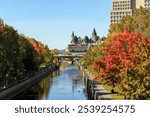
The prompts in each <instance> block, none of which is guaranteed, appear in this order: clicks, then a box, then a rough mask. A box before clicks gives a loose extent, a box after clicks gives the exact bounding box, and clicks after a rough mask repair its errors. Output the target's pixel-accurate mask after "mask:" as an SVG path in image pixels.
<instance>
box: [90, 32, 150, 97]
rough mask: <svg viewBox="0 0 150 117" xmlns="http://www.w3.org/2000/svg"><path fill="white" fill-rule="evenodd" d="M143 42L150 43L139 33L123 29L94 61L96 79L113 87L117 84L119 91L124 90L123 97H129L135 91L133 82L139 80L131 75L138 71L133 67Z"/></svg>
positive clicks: (137, 59) (139, 55)
mask: <svg viewBox="0 0 150 117" xmlns="http://www.w3.org/2000/svg"><path fill="white" fill-rule="evenodd" d="M146 43H147V45H146ZM143 44H144V45H145V46H146V47H147V46H148V45H149V44H150V43H149V41H148V39H143V38H142V36H141V34H140V33H137V34H135V33H132V32H129V31H128V29H125V30H124V33H122V34H119V35H117V36H116V37H115V38H114V39H113V40H112V43H111V44H108V45H106V47H105V48H104V51H105V53H106V54H105V56H103V57H102V58H101V59H100V60H96V61H94V63H93V66H94V69H95V70H96V71H97V72H98V74H97V77H96V79H100V80H101V81H102V82H103V83H104V84H107V85H111V86H112V87H113V88H114V87H115V86H116V85H117V86H119V87H120V88H122V89H121V91H122V92H124V96H125V98H126V95H129V96H128V97H129V98H130V97H131V95H132V93H133V92H135V89H134V88H133V87H135V86H133V84H134V82H135V81H139V78H138V76H137V75H136V77H137V79H135V77H133V76H135V74H136V71H138V70H135V69H137V64H138V61H139V58H141V54H142V53H141V52H140V51H141V50H139V49H140V48H141V47H142V46H143ZM143 48H144V46H143ZM146 53H148V52H146ZM147 56H149V55H147ZM147 59H148V58H147ZM147 59H146V60H147ZM146 78H147V77H146ZM138 83H139V82H138ZM136 85H138V84H136ZM131 89H132V91H131ZM112 91H113V89H112ZM127 92H128V93H127ZM129 98H128V99H129Z"/></svg>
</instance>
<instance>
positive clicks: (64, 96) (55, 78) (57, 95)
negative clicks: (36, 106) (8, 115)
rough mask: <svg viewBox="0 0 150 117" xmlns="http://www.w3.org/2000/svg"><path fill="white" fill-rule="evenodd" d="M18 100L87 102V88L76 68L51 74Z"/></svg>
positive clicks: (71, 67)
mask: <svg viewBox="0 0 150 117" xmlns="http://www.w3.org/2000/svg"><path fill="white" fill-rule="evenodd" d="M14 99H16V100H86V99H87V96H86V91H85V87H84V84H83V81H82V78H81V75H80V72H79V71H78V68H77V67H76V66H68V67H65V68H61V69H60V70H57V71H54V72H51V73H50V74H49V76H47V77H46V78H44V79H43V80H42V81H41V82H39V83H38V84H36V85H34V86H33V87H31V88H30V89H28V90H26V91H24V92H23V93H21V94H19V95H18V96H16V97H15V98H14Z"/></svg>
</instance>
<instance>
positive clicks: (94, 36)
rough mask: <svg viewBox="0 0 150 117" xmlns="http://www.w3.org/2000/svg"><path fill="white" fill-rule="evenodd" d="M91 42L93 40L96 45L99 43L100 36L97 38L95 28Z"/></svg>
mask: <svg viewBox="0 0 150 117" xmlns="http://www.w3.org/2000/svg"><path fill="white" fill-rule="evenodd" d="M91 40H92V41H93V42H94V43H95V42H97V41H98V36H97V33H96V30H95V28H94V30H93V32H92V37H91Z"/></svg>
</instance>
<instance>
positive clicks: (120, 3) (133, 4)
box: [110, 0, 150, 24]
mask: <svg viewBox="0 0 150 117" xmlns="http://www.w3.org/2000/svg"><path fill="white" fill-rule="evenodd" d="M112 1H113V8H112V11H111V13H110V19H111V24H113V23H119V22H120V20H121V19H122V17H124V16H127V15H132V11H133V9H135V8H140V6H142V7H143V8H145V9H146V10H150V0H112Z"/></svg>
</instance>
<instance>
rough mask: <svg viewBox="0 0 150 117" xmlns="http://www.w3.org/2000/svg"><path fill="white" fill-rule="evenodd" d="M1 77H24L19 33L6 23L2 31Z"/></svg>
mask: <svg viewBox="0 0 150 117" xmlns="http://www.w3.org/2000/svg"><path fill="white" fill-rule="evenodd" d="M0 74H1V75H0V78H1V79H10V80H16V79H20V78H23V74H24V72H23V64H22V62H21V59H20V54H19V45H18V33H17V31H16V30H14V29H13V28H12V27H10V26H8V25H5V26H4V27H3V30H1V31H0Z"/></svg>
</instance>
